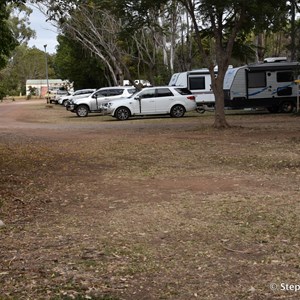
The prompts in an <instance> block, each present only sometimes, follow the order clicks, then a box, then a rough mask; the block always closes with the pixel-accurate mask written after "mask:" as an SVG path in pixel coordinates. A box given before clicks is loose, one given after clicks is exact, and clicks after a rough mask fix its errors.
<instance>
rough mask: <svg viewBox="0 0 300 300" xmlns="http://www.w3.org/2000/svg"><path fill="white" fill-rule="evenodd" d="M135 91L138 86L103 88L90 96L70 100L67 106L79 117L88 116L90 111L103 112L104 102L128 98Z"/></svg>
mask: <svg viewBox="0 0 300 300" xmlns="http://www.w3.org/2000/svg"><path fill="white" fill-rule="evenodd" d="M135 92H136V88H135V87H130V86H115V87H106V88H101V89H99V90H97V91H96V92H94V93H93V94H91V95H90V96H88V97H85V98H80V99H74V100H70V101H68V104H67V106H66V108H67V110H69V111H71V112H73V113H76V114H77V116H78V117H87V116H88V114H89V113H95V112H96V113H99V112H101V111H102V109H101V105H102V104H103V103H105V102H107V101H110V100H113V99H119V98H127V97H129V96H131V95H132V94H134V93H135Z"/></svg>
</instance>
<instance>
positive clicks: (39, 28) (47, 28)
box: [28, 5, 58, 54]
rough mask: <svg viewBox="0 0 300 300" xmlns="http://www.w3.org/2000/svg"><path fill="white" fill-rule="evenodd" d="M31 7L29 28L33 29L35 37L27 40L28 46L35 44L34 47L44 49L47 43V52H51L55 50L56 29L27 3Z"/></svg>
mask: <svg viewBox="0 0 300 300" xmlns="http://www.w3.org/2000/svg"><path fill="white" fill-rule="evenodd" d="M29 6H30V8H32V9H33V12H32V14H31V15H30V28H31V29H33V30H35V32H36V38H35V39H31V40H30V41H29V42H28V46H29V47H33V46H35V47H36V48H38V49H40V50H43V51H45V48H44V45H47V47H46V50H47V52H48V53H50V54H53V53H55V52H56V49H55V48H56V46H57V44H58V43H57V41H56V36H57V30H56V28H55V27H54V26H52V25H51V24H50V23H49V22H46V17H45V16H44V15H43V14H42V13H41V12H40V11H39V10H38V9H37V8H35V7H33V6H31V5H29Z"/></svg>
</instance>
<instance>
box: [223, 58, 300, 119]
mask: <svg viewBox="0 0 300 300" xmlns="http://www.w3.org/2000/svg"><path fill="white" fill-rule="evenodd" d="M299 71H300V63H298V62H285V61H282V62H274V63H273V62H270V63H269V62H267V63H260V64H253V65H248V66H243V67H239V68H232V69H229V70H228V71H227V73H226V76H225V80H224V93H225V107H230V108H236V109H240V108H260V107H262V108H267V109H268V110H269V111H270V112H286V113H288V112H292V111H293V110H294V109H295V107H296V104H297V95H298V93H299V91H298V86H297V84H296V83H295V80H296V79H297V78H299Z"/></svg>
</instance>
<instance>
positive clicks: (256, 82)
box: [248, 72, 267, 88]
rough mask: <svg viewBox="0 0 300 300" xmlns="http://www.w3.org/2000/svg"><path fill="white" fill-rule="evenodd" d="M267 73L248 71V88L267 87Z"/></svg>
mask: <svg viewBox="0 0 300 300" xmlns="http://www.w3.org/2000/svg"><path fill="white" fill-rule="evenodd" d="M266 85H267V83H266V73H265V72H249V73H248V88H260V87H265V86H266Z"/></svg>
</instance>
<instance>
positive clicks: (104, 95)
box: [94, 91, 109, 98]
mask: <svg viewBox="0 0 300 300" xmlns="http://www.w3.org/2000/svg"><path fill="white" fill-rule="evenodd" d="M107 95H109V94H108V93H107V91H98V92H97V93H95V94H94V98H96V97H106V96H107Z"/></svg>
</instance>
